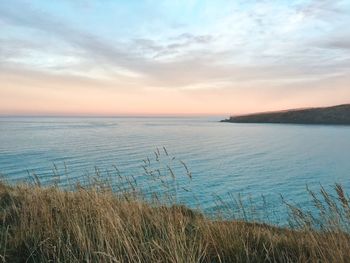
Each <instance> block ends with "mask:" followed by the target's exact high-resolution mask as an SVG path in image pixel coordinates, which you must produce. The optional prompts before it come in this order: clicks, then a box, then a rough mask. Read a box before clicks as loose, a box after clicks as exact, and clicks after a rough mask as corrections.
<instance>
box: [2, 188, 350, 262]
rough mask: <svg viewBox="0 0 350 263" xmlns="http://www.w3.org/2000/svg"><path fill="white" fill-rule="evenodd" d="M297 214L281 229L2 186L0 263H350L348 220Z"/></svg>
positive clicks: (93, 193)
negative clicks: (291, 225)
mask: <svg viewBox="0 0 350 263" xmlns="http://www.w3.org/2000/svg"><path fill="white" fill-rule="evenodd" d="M336 192H337V193H338V198H337V200H338V201H339V205H340V207H339V209H343V210H342V211H345V212H346V209H347V208H346V205H347V204H348V197H346V194H345V193H344V191H343V190H342V188H341V187H340V186H337V188H336ZM328 197H329V196H328ZM315 198H317V197H316V196H315ZM329 198H330V197H329ZM319 205H321V204H319ZM336 205H337V203H336V201H334V203H330V206H333V207H334V209H335V206H336ZM321 209H322V208H321ZM324 209H325V208H324ZM325 211H326V210H325ZM327 211H328V210H327ZM339 211H340V210H339ZM328 212H329V211H328ZM295 213H296V217H297V219H298V220H299V221H298V220H295V221H296V222H298V223H299V226H298V227H297V228H296V229H291V228H289V229H287V228H285V229H284V228H278V227H273V226H269V225H265V224H258V223H249V222H242V221H225V220H219V219H217V220H215V219H207V218H206V217H205V216H203V215H202V214H201V213H199V212H196V211H193V210H190V209H187V208H186V207H184V206H179V205H173V206H165V205H161V204H157V205H155V204H150V203H147V202H146V201H144V200H143V201H141V199H137V198H134V197H130V196H126V195H125V194H124V195H117V194H115V193H113V192H112V191H111V190H110V189H104V190H101V189H99V188H94V187H91V188H82V187H79V186H77V188H76V189H75V190H71V191H65V190H62V189H60V188H58V187H55V186H54V187H41V186H38V185H36V186H33V185H31V186H30V185H17V186H9V185H7V184H4V183H1V184H0V222H1V224H0V227H1V229H0V259H1V260H2V261H3V262H349V258H350V237H349V235H348V234H347V232H346V227H347V225H346V222H348V221H344V220H346V218H345V219H344V218H343V219H344V220H343V221H339V218H338V221H332V222H331V221H327V220H326V217H325V218H323V219H322V218H321V219H322V220H325V221H327V222H325V224H323V225H322V226H321V227H320V225H318V226H317V227H316V225H313V224H312V222H311V221H310V219H309V218H308V219H307V220H304V224H303V223H301V220H302V219H303V218H304V219H305V218H306V216H305V214H306V213H305V212H303V211H297V210H296V211H295ZM329 213H330V212H329ZM339 214H340V212H339ZM342 216H343V217H345V216H346V213H345V214H344V215H342ZM329 218H334V215H333V216H332V217H329ZM321 219H320V218H319V219H317V220H321ZM310 222H311V223H310ZM317 222H318V223H319V221H317ZM337 224H338V226H337ZM344 227H345V228H344Z"/></svg>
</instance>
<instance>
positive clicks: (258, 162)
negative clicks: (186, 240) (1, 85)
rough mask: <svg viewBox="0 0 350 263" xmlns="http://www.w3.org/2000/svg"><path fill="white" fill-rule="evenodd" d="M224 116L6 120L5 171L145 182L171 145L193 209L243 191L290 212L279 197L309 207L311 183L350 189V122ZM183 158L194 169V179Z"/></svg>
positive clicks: (0, 147) (1, 145)
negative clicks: (159, 153)
mask: <svg viewBox="0 0 350 263" xmlns="http://www.w3.org/2000/svg"><path fill="white" fill-rule="evenodd" d="M219 119H220V118H213V117H210V118H205V117H201V118H63V117H55V118H52V117H51V118H46V117H45V118H44V117H36V118H29V117H25V118H24V117H23V118H20V117H16V118H14V117H11V118H10V117H2V118H0V172H1V173H2V174H3V175H5V176H6V177H7V178H9V179H10V180H11V181H18V180H19V181H20V180H26V179H28V171H30V172H32V171H35V173H36V174H37V175H38V176H39V177H41V178H42V180H43V182H45V180H49V179H50V177H52V175H53V172H52V170H53V166H54V164H55V165H56V166H57V169H58V170H59V171H64V170H65V168H64V167H65V166H66V167H67V171H68V172H67V173H69V177H70V178H76V179H77V178H80V177H81V176H83V175H84V174H87V173H94V170H95V167H98V168H99V169H100V171H101V172H102V173H104V172H105V171H106V170H113V165H116V166H117V167H118V168H119V169H120V171H121V173H122V174H124V175H131V174H132V175H134V176H135V177H136V179H137V180H141V181H142V180H143V177H145V175H144V170H143V168H142V165H143V161H142V160H143V159H145V158H146V157H148V156H149V157H150V158H151V159H152V158H153V159H154V158H155V155H154V151H155V150H156V148H157V147H158V148H159V149H160V150H162V148H163V147H166V149H167V151H168V152H169V154H170V155H171V156H175V157H176V159H175V160H173V161H172V163H173V165H174V170H175V171H176V173H177V174H179V173H180V174H179V175H178V177H179V179H178V183H179V185H180V188H181V187H182V186H186V187H190V188H191V189H192V192H191V193H188V192H186V191H182V190H179V193H178V195H179V199H180V200H181V202H184V203H186V204H187V205H190V206H196V205H197V204H198V203H200V205H201V207H202V208H203V209H204V210H208V211H209V210H210V209H212V208H213V207H214V206H215V202H214V200H215V197H214V196H216V195H218V196H221V197H222V198H223V199H226V200H227V199H228V198H229V196H230V194H234V195H236V194H237V193H241V194H242V195H243V196H250V197H251V198H252V199H253V200H254V199H256V200H257V199H258V198H260V197H261V195H264V196H266V198H267V200H270V205H271V206H272V207H271V211H272V210H273V211H275V213H276V214H277V217H278V216H281V217H283V216H284V215H282V209H281V208H280V205H279V203H280V201H278V200H279V199H280V196H279V194H283V196H284V197H285V198H286V199H287V200H291V201H292V202H294V203H296V204H299V205H301V206H306V205H307V204H308V203H307V202H306V200H307V195H306V193H305V187H306V184H308V185H309V186H310V187H311V188H313V189H318V188H319V186H320V184H322V185H323V186H325V187H326V188H331V187H332V185H333V184H334V183H335V182H339V183H342V184H343V185H344V186H345V187H346V188H349V186H350V180H349V179H350V177H349V176H350V127H346V126H321V125H319V126H305V125H278V124H230V123H220V122H218V120H219ZM163 155H164V154H163ZM168 159H169V158H168ZM168 159H167V160H165V163H166V162H168ZM177 160H183V161H184V162H185V163H186V164H187V166H188V168H189V169H190V170H191V172H192V176H193V180H192V181H191V182H189V181H188V180H187V179H186V175H185V174H186V172H185V171H184V169H181V167H179V162H177ZM182 168H183V167H182ZM180 188H179V189H180ZM193 195H195V198H193ZM272 208H274V209H272ZM284 212H285V211H284ZM279 213H280V214H281V215H279Z"/></svg>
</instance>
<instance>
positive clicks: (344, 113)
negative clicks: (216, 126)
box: [222, 104, 350, 125]
mask: <svg viewBox="0 0 350 263" xmlns="http://www.w3.org/2000/svg"><path fill="white" fill-rule="evenodd" d="M222 122H234V123H294V124H330V125H350V104H344V105H338V106H333V107H325V108H308V109H296V110H286V111H276V112H265V113H256V114H249V115H241V116H232V117H230V118H229V119H226V120H223V121H222Z"/></svg>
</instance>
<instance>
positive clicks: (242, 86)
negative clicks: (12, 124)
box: [0, 0, 350, 112]
mask: <svg viewBox="0 0 350 263" xmlns="http://www.w3.org/2000/svg"><path fill="white" fill-rule="evenodd" d="M23 10H24V11H23ZM135 12H136V13H135ZM80 21H84V23H81V22H80ZM349 22H350V4H349V3H348V1H327V0H325V1H306V0H305V1H297V2H293V3H292V2H288V1H287V2H276V1H256V2H254V1H246V2H242V3H239V2H227V1H224V0H222V1H217V2H216V1H213V2H209V1H189V2H188V1H179V2H178V3H174V1H164V2H162V3H158V2H156V1H145V2H142V3H141V2H140V3H138V2H133V1H131V2H130V3H129V4H126V3H125V2H123V3H122V2H119V1H116V2H109V1H106V2H104V3H103V5H102V4H101V5H98V4H96V3H94V2H89V1H88V2H85V1H82V2H79V3H76V4H72V3H71V2H69V1H62V2H53V3H52V4H50V3H48V2H45V1H42V2H40V1H39V2H27V1H19V0H14V1H8V2H4V3H2V4H1V5H0V26H1V29H0V30H1V32H2V34H1V37H0V67H1V68H2V70H4V72H11V74H16V73H15V72H18V75H21V76H24V77H28V78H29V75H31V76H33V77H35V76H36V77H37V78H38V80H42V81H44V79H45V77H43V76H46V77H47V78H51V76H56V77H55V78H58V79H57V81H58V80H59V79H61V80H64V83H66V85H67V80H69V79H70V77H69V76H72V78H73V79H74V78H75V77H77V78H83V79H85V80H86V81H87V82H89V83H92V84H91V85H92V86H95V87H97V86H99V87H100V89H104V88H106V87H109V89H114V90H115V92H116V94H117V93H118V92H124V91H125V90H126V89H129V90H130V92H136V91H137V90H139V91H140V93H142V92H141V91H142V90H148V91H149V90H154V91H158V92H159V89H161V90H166V89H170V90H176V91H177V92H179V93H183V96H188V94H189V92H190V93H193V92H195V93H197V94H198V93H200V92H201V91H203V92H208V91H212V92H213V94H214V93H218V92H222V94H226V95H227V91H230V90H231V91H232V94H237V92H238V93H240V94H243V93H245V94H251V93H252V92H256V89H259V90H261V93H264V90H266V91H268V90H269V91H271V90H274V92H277V93H278V92H283V93H284V94H287V96H294V95H295V94H303V92H304V94H309V91H311V90H312V91H314V92H315V89H316V90H317V87H319V92H324V88H322V87H323V86H324V85H321V84H322V83H330V80H332V81H334V83H336V84H337V90H338V91H339V90H342V91H344V92H345V94H347V96H344V92H339V94H341V96H342V99H348V100H350V91H348V90H349V89H348V87H347V86H346V84H345V82H344V81H343V80H344V79H347V78H348V76H349V75H350V42H349V41H348V39H349V36H350V29H348V26H347V25H348V23H349ZM24 72H31V73H30V74H29V75H26V74H24ZM35 72H37V74H35ZM2 76H4V74H2ZM39 76H41V77H39ZM93 80H96V81H97V82H95V81H93ZM338 80H339V81H338ZM68 82H69V81H68ZM72 83H74V81H72ZM81 83H83V82H81ZM101 83H105V85H102V84H101ZM21 85H23V83H21ZM81 85H83V84H81ZM43 86H45V85H43ZM70 86H72V85H70ZM87 86H89V85H87ZM321 86H322V87H321ZM293 87H300V90H301V91H300V92H298V93H296V92H295V89H296V88H293ZM332 88H333V87H332ZM47 89H49V88H47ZM267 93H269V94H272V93H270V92H267ZM186 94H187V95H186ZM226 95H225V96H226ZM301 96H302V95H301ZM334 96H335V97H338V96H340V95H337V94H336V93H335V94H334ZM231 99H232V101H233V102H235V101H236V98H235V96H234V95H232V98H231ZM225 101H226V100H225ZM264 101H266V100H265V99H264V98H263V97H262V101H261V104H262V105H263V103H264ZM322 102H323V101H322ZM216 103H219V101H216ZM226 103H228V102H226ZM315 103H316V102H315ZM219 104H220V103H219ZM232 105H234V103H232ZM291 106H292V105H291ZM227 108H229V105H227V106H225V109H227ZM235 109H236V108H235V107H232V110H233V111H234V110H235ZM0 110H1V109H0ZM111 110H112V109H111ZM200 111H203V112H206V110H205V109H200Z"/></svg>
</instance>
